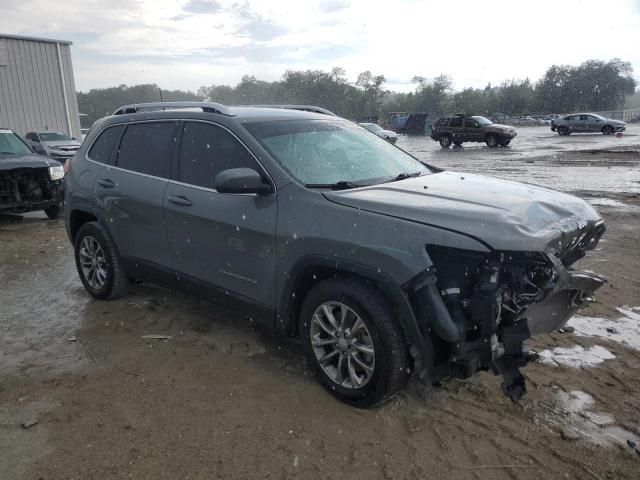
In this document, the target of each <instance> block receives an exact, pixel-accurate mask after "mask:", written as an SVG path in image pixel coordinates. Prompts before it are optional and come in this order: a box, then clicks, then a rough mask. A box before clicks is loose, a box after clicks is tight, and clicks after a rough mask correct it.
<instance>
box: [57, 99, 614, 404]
mask: <svg viewBox="0 0 640 480" xmlns="http://www.w3.org/2000/svg"><path fill="white" fill-rule="evenodd" d="M317 111H318V112H319V113H316V112H315V109H314V107H305V106H296V107H295V108H289V109H287V108H264V107H227V106H224V105H220V104H216V103H160V104H140V105H128V106H125V107H122V108H121V109H119V110H118V111H117V112H116V113H115V114H114V115H112V116H110V117H107V118H104V119H102V120H99V121H98V122H96V124H95V125H94V127H93V128H92V129H91V132H90V133H89V134H88V136H87V138H86V140H85V141H84V143H83V144H82V146H81V148H80V150H79V151H78V153H77V154H76V155H75V156H74V157H73V159H72V160H71V162H70V165H69V171H68V173H67V177H66V182H67V183H66V185H67V188H66V203H65V219H66V227H67V232H68V235H69V238H70V240H71V242H72V243H73V245H74V246H75V260H76V265H77V269H78V274H79V276H80V279H81V281H82V283H83V284H84V286H85V288H86V290H87V291H88V292H89V293H90V294H91V295H92V296H93V297H95V298H98V299H109V298H115V297H117V296H119V295H122V294H123V293H125V290H126V287H127V284H128V283H129V282H131V281H136V282H138V281H148V282H153V283H156V284H160V285H164V286H167V287H170V288H179V289H183V290H186V291H188V292H193V293H195V294H198V295H201V296H203V297H205V298H207V299H210V300H212V301H216V302H225V303H226V302H229V303H233V304H235V303H238V302H239V303H240V304H241V306H242V307H241V308H242V309H243V311H245V312H246V313H247V315H249V316H251V317H252V318H253V319H254V320H256V321H260V322H262V323H263V324H264V325H266V326H267V327H269V328H270V329H273V330H275V331H276V332H279V333H281V334H284V335H287V336H291V337H297V338H299V340H300V342H301V345H302V346H303V348H304V350H305V352H306V355H307V357H308V359H309V362H310V364H311V365H312V367H313V368H314V369H315V370H316V371H317V372H318V378H319V379H320V381H321V382H322V384H323V385H324V386H325V387H326V388H327V390H328V391H329V392H330V393H331V394H333V395H335V396H336V397H337V398H339V399H341V400H342V401H345V402H347V403H349V404H352V405H355V406H367V405H372V404H375V403H377V402H380V401H382V400H384V399H385V398H388V397H389V396H390V395H392V394H394V393H395V392H397V391H398V390H399V389H400V388H401V387H402V386H403V385H404V384H405V382H406V381H407V379H408V377H409V376H410V374H411V373H412V372H415V374H416V375H417V376H418V377H419V378H420V379H421V380H423V381H425V382H434V381H436V380H438V379H440V378H442V377H445V376H453V377H459V378H466V377H469V376H471V375H473V374H474V373H475V372H477V371H478V370H488V369H491V370H493V372H494V373H496V374H500V375H502V376H503V378H504V383H503V385H502V387H503V390H504V392H505V393H506V394H507V395H508V396H509V397H510V398H511V399H512V400H514V401H517V400H518V399H519V398H520V397H521V395H522V394H524V392H525V382H524V378H523V376H522V375H521V373H520V370H519V369H520V367H522V366H524V365H525V364H526V363H527V362H528V361H530V360H531V359H532V358H535V355H534V354H532V353H531V352H527V351H525V350H524V349H523V341H524V340H526V339H528V338H529V337H530V336H531V335H534V334H539V333H545V332H551V331H553V330H555V329H557V328H559V327H561V326H562V325H564V323H565V322H566V320H567V319H568V318H569V317H570V316H571V315H572V314H573V313H574V312H575V311H576V309H577V308H578V307H579V306H580V305H582V304H584V303H585V302H589V301H590V299H591V295H592V293H593V292H594V291H595V290H596V289H597V288H599V287H600V286H601V284H602V282H603V280H602V279H601V278H600V277H598V276H596V275H594V274H591V273H588V272H580V271H576V270H574V269H572V267H571V265H572V264H574V263H575V262H576V261H577V260H578V259H580V258H582V257H583V256H584V254H585V252H586V251H587V250H589V249H592V248H594V247H595V246H596V245H597V243H598V240H599V238H600V236H601V235H602V233H603V232H604V228H605V227H604V224H603V221H602V218H601V217H600V215H599V214H598V212H597V211H596V210H594V209H593V207H591V206H590V205H589V204H587V203H586V202H584V201H582V200H580V199H578V198H576V197H573V196H570V195H566V194H563V193H559V192H554V191H551V190H548V189H545V188H539V187H534V186H531V185H522V184H518V183H514V182H508V181H504V180H496V179H492V178H487V177H482V176H476V175H469V174H464V175H460V174H458V173H455V172H448V171H442V170H439V169H436V168H434V167H431V166H428V165H425V164H423V163H420V162H419V161H418V160H416V159H415V158H413V157H412V156H411V155H409V154H407V153H405V152H404V151H403V150H401V149H399V148H397V147H395V146H394V145H391V144H390V143H389V142H386V141H385V140H383V139H381V138H379V137H377V136H375V135H371V134H370V133H369V132H367V131H366V130H365V129H363V128H362V127H360V126H358V125H356V124H354V123H352V122H349V121H347V120H343V119H341V118H338V117H336V116H335V115H332V114H330V112H326V111H324V110H322V109H318V110H317Z"/></svg>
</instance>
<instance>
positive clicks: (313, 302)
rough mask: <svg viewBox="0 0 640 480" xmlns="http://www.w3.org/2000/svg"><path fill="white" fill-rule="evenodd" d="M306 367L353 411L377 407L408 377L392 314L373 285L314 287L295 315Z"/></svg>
mask: <svg viewBox="0 0 640 480" xmlns="http://www.w3.org/2000/svg"><path fill="white" fill-rule="evenodd" d="M300 337H301V339H302V343H303V346H304V349H305V352H306V355H307V359H308V361H309V364H310V365H311V367H312V368H313V370H315V371H316V372H317V376H318V378H319V380H320V382H321V383H322V385H323V386H324V387H325V388H326V389H327V390H328V391H329V392H330V393H331V394H332V395H333V396H335V397H336V398H338V399H339V400H341V401H343V402H345V403H348V404H350V405H353V406H356V407H368V406H371V405H374V404H376V403H379V402H381V401H383V400H385V399H387V398H389V397H390V396H391V395H393V394H394V393H396V392H397V391H398V390H400V389H401V388H402V387H403V386H404V385H405V383H406V381H407V379H408V377H409V373H410V370H409V355H408V351H407V346H406V344H405V342H404V339H403V337H402V333H401V331H400V328H399V327H398V324H397V322H396V319H395V316H394V315H393V310H392V308H391V306H390V305H389V304H388V302H386V301H385V299H384V297H383V296H382V295H381V292H380V291H379V290H378V289H377V288H376V287H374V286H372V285H369V284H367V283H365V282H363V281H358V280H355V279H344V278H334V279H330V280H326V281H324V282H321V283H320V284H318V285H316V286H315V287H314V288H313V289H312V290H311V291H310V292H309V294H308V295H307V296H306V298H305V300H304V302H303V305H302V309H301V311H300Z"/></svg>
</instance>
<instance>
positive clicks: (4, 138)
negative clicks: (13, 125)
mask: <svg viewBox="0 0 640 480" xmlns="http://www.w3.org/2000/svg"><path fill="white" fill-rule="evenodd" d="M29 153H31V150H30V149H29V147H28V146H27V145H25V143H24V142H23V141H22V140H21V139H20V137H18V136H17V135H16V134H15V133H13V132H12V131H11V130H0V155H26V154H29Z"/></svg>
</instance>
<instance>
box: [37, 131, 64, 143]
mask: <svg viewBox="0 0 640 480" xmlns="http://www.w3.org/2000/svg"><path fill="white" fill-rule="evenodd" d="M38 135H40V141H42V142H70V141H71V140H72V138H71V137H70V136H68V135H65V134H64V133H60V132H43V133H39V134H38Z"/></svg>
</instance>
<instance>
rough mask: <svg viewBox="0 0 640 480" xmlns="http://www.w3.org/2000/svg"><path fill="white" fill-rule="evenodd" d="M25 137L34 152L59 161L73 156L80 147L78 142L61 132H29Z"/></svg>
mask: <svg viewBox="0 0 640 480" xmlns="http://www.w3.org/2000/svg"><path fill="white" fill-rule="evenodd" d="M25 138H26V139H27V142H28V143H29V145H31V148H33V151H34V152H36V153H40V154H42V155H46V156H48V157H51V158H55V159H56V160H60V162H61V163H64V162H65V161H66V160H67V159H68V158H71V157H73V155H74V154H75V153H76V151H77V150H78V148H80V142H78V141H77V140H76V139H75V138H72V137H70V136H69V135H67V134H65V133H61V132H49V131H45V132H29V133H27V134H26V135H25Z"/></svg>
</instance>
